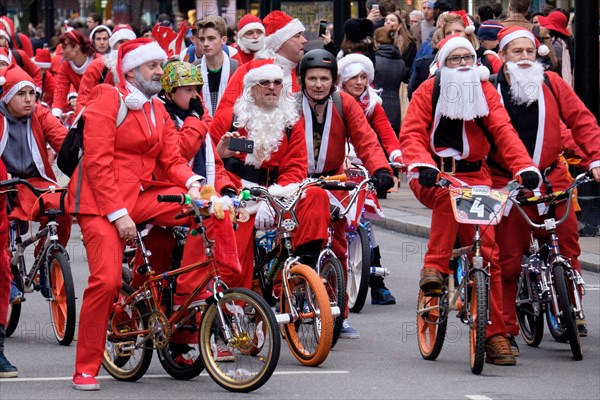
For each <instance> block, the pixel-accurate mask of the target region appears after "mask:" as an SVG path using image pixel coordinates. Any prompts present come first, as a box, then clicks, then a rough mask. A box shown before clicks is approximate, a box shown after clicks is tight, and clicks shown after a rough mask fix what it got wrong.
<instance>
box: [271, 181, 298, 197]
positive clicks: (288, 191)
mask: <svg viewBox="0 0 600 400" xmlns="http://www.w3.org/2000/svg"><path fill="white" fill-rule="evenodd" d="M299 187H300V184H299V183H290V184H289V185H285V186H281V185H278V184H274V185H271V186H269V187H268V190H269V193H271V195H273V196H276V197H289V196H291V195H292V194H294V192H295V191H296V190H297V189H298V188H299Z"/></svg>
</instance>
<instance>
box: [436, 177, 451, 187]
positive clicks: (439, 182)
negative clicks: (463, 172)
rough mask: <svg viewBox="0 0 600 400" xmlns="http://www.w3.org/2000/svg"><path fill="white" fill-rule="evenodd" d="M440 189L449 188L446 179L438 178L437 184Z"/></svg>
mask: <svg viewBox="0 0 600 400" xmlns="http://www.w3.org/2000/svg"><path fill="white" fill-rule="evenodd" d="M437 184H438V185H439V186H440V187H448V186H450V181H449V180H448V179H446V178H440V179H439V180H438V182H437Z"/></svg>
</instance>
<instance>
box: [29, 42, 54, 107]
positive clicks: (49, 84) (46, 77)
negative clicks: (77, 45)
mask: <svg viewBox="0 0 600 400" xmlns="http://www.w3.org/2000/svg"><path fill="white" fill-rule="evenodd" d="M31 61H33V62H34V63H35V65H37V66H38V67H39V69H40V71H41V72H42V94H41V96H40V101H42V102H43V103H45V104H46V107H48V108H50V106H52V103H53V102H54V91H55V90H56V79H55V78H54V76H53V75H52V74H51V73H50V68H51V67H52V57H51V56H50V50H48V49H37V50H36V51H35V57H34V58H32V59H31Z"/></svg>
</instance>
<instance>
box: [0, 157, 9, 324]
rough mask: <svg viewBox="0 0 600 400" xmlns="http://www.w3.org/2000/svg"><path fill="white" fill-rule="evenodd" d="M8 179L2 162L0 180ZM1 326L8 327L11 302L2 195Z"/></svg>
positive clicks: (2, 196) (0, 240)
mask: <svg viewBox="0 0 600 400" xmlns="http://www.w3.org/2000/svg"><path fill="white" fill-rule="evenodd" d="M5 179H6V169H5V167H4V163H3V162H2V160H0V180H5ZM0 246H1V247H0V325H1V326H4V327H6V322H7V321H6V317H7V314H8V302H9V300H10V281H11V280H12V278H11V276H10V258H9V256H8V218H7V217H6V194H0Z"/></svg>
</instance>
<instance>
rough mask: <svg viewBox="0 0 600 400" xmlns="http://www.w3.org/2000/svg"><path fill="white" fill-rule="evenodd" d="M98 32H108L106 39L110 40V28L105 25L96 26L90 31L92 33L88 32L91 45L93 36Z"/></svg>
mask: <svg viewBox="0 0 600 400" xmlns="http://www.w3.org/2000/svg"><path fill="white" fill-rule="evenodd" d="M98 31H106V32H108V38H109V39H110V37H111V36H112V31H111V30H110V28H109V27H108V26H106V25H98V26H97V27H95V28H94V29H92V31H91V32H90V42H92V44H93V43H94V34H95V33H96V32H98Z"/></svg>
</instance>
